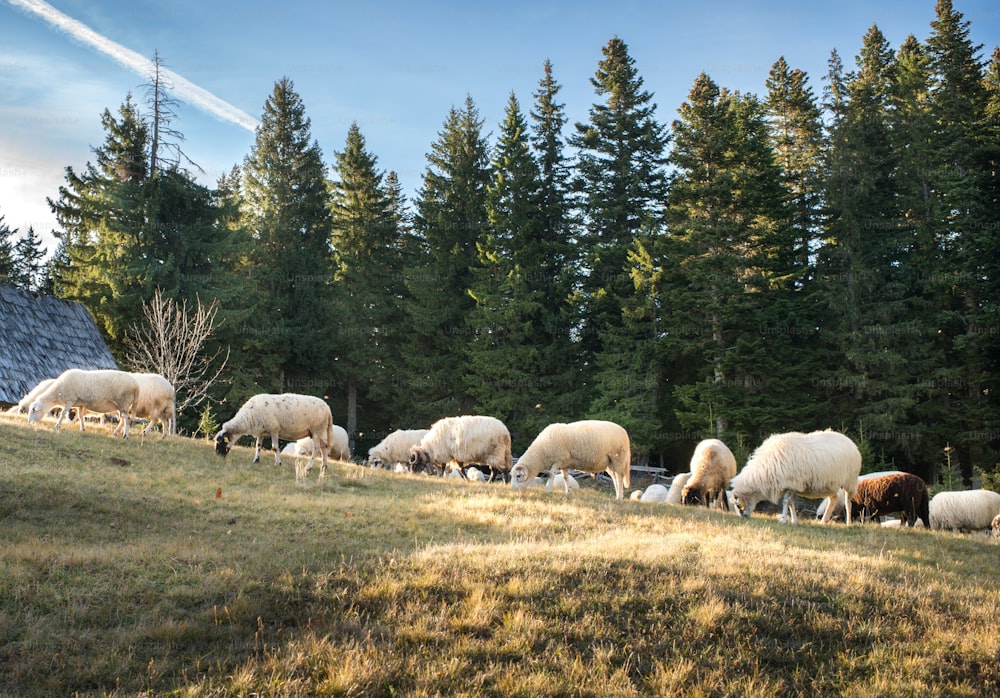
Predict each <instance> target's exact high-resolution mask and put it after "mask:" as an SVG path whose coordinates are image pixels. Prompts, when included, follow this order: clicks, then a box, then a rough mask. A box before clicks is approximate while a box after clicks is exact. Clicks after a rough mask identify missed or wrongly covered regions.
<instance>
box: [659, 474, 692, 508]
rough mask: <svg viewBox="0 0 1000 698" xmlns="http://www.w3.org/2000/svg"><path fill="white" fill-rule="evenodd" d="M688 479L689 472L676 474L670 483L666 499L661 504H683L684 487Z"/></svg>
mask: <svg viewBox="0 0 1000 698" xmlns="http://www.w3.org/2000/svg"><path fill="white" fill-rule="evenodd" d="M690 477H691V473H690V472H687V473H678V474H677V475H674V479H673V480H671V481H670V489H668V490H667V497H666V499H664V500H663V503H664V504H682V503H683V502H684V498H683V492H684V486H685V485H686V484H687V481H688V478H690Z"/></svg>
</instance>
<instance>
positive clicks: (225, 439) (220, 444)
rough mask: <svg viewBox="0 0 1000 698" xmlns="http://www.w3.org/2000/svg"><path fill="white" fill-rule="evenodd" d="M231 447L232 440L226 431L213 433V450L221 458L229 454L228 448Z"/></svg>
mask: <svg viewBox="0 0 1000 698" xmlns="http://www.w3.org/2000/svg"><path fill="white" fill-rule="evenodd" d="M232 447H233V444H232V440H231V439H230V438H229V434H228V433H227V432H226V431H220V432H219V433H218V434H216V435H215V452H216V453H218V454H219V455H220V456H222V457H223V458H225V457H226V455H228V454H229V449H231V448H232Z"/></svg>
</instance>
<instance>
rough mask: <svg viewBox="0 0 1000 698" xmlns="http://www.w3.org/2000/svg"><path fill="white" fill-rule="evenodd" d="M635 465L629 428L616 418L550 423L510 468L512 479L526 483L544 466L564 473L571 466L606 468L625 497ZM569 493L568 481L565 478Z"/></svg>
mask: <svg viewBox="0 0 1000 698" xmlns="http://www.w3.org/2000/svg"><path fill="white" fill-rule="evenodd" d="M631 467H632V452H631V448H630V444H629V438H628V432H627V431H625V429H623V428H622V427H621V426H619V425H618V424H615V423H614V422H605V421H601V420H596V419H591V420H584V421H582V422H571V423H569V424H550V425H548V426H547V427H545V428H544V429H542V431H541V433H540V434H539V435H538V436H536V437H535V440H534V441H533V442H532V443H531V445H530V446H528V449H527V450H526V451H525V452H524V454H523V455H522V456H521V457H520V458H519V459H518V461H517V465H515V466H514V468H513V470H511V478H510V483H511V485H512V486H513V487H514V488H515V489H519V488H521V487H524V486H525V485H527V484H528V483H529V482H531V480H532V479H534V477H535V476H536V475H537V474H538V473H540V472H541V471H543V470H549V471H551V472H553V473H554V472H555V471H557V470H561V471H562V472H563V475H564V476H565V475H566V474H567V471H569V470H571V469H572V470H582V471H584V472H588V473H599V472H602V471H606V472H607V473H608V474H609V475H610V476H611V479H612V481H614V484H615V498H616V499H623V498H624V497H625V488H626V487H628V485H629V475H630V471H631ZM566 493H567V494H568V493H569V481H568V480H567V481H566Z"/></svg>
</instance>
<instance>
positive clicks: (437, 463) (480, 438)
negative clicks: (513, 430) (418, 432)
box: [410, 415, 511, 480]
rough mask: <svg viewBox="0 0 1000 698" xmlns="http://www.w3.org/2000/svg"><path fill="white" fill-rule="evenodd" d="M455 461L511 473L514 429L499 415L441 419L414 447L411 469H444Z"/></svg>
mask: <svg viewBox="0 0 1000 698" xmlns="http://www.w3.org/2000/svg"><path fill="white" fill-rule="evenodd" d="M452 462H454V463H457V464H458V465H459V466H460V467H464V466H467V465H471V464H473V463H475V464H477V465H485V466H487V467H489V468H490V470H491V471H492V472H493V473H494V474H495V473H498V472H499V473H509V472H510V465H511V453H510V432H509V431H507V427H506V426H504V423H503V422H501V421H500V420H499V419H497V418H496V417H486V416H482V415H464V416H461V417H445V418H444V419H439V420H438V421H436V422H435V423H434V424H432V425H431V428H430V431H428V432H427V433H426V434H424V436H423V438H421V439H420V443H418V444H417V445H416V446H413V447H412V448H411V449H410V470H412V471H413V472H421V471H424V472H434V473H437V472H440V473H443V472H444V467H445V466H446V465H447V464H448V463H452ZM490 479H491V480H492V479H493V477H492V476H491V478H490Z"/></svg>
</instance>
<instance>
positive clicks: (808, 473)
mask: <svg viewBox="0 0 1000 698" xmlns="http://www.w3.org/2000/svg"><path fill="white" fill-rule="evenodd" d="M860 472H861V452H860V451H859V450H858V447H857V445H855V443H854V442H853V441H851V440H850V439H849V438H848V437H846V436H844V435H843V434H840V433H838V432H835V431H831V430H829V429H828V430H826V431H814V432H811V433H808V434H803V433H801V432H789V433H786V434H774V435H773V436H770V437H768V438H767V439H765V440H764V442H763V443H762V444H761V445H760V446H758V447H757V449H756V450H755V451H754V452H753V454H751V456H750V458H749V460H748V461H747V464H746V466H744V468H743V470H741V471H740V472H739V473H738V474H737V475H736V477H734V478H733V479H732V480H731V482H730V484H731V486H732V489H733V497H734V499H735V502H736V507H737V509H738V510H739V512H740V514H741V515H742V516H750V515H751V514H753V510H754V508H755V507H756V506H757V504H758V503H760V502H761V501H765V500H766V501H769V502H774V503H775V504H778V503H780V504H781V521H782V523H784V522H785V521H787V520H788V519H791V522H792V523H793V524H794V523H798V515H797V514H796V511H795V505H794V502H793V498H794V497H795V495H800V496H802V497H806V498H808V499H820V498H822V497H826V498H828V500H829V502H830V503H829V505H828V507H827V513H826V515H825V516H824V518H823V522H824V523H825V522H827V521H829V519H830V516H831V515H832V513H833V507H834V506H835V505H836V503H837V494H838V493H839V492H840V490H844V491H845V492H846V493H847V500H846V501H847V505H846V506H847V514H848V516H847V522H848V525H850V511H851V508H850V498H851V497H853V496H854V493H855V491H856V490H857V487H858V473H860Z"/></svg>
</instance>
